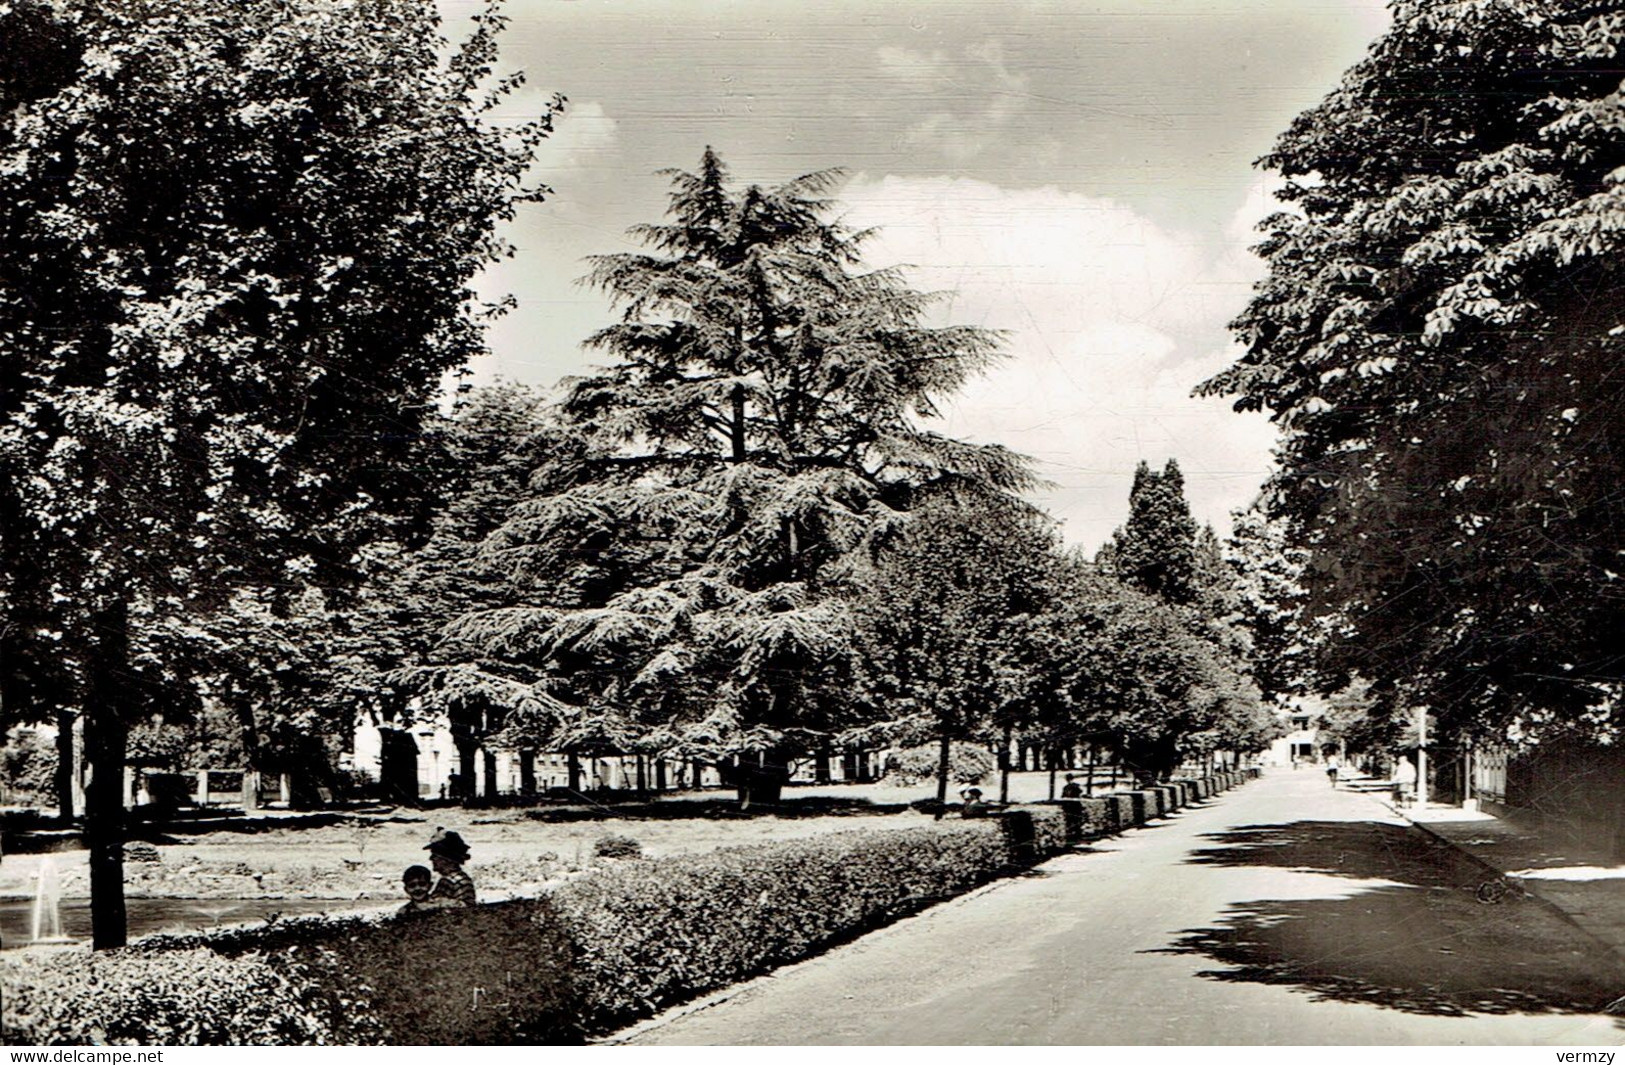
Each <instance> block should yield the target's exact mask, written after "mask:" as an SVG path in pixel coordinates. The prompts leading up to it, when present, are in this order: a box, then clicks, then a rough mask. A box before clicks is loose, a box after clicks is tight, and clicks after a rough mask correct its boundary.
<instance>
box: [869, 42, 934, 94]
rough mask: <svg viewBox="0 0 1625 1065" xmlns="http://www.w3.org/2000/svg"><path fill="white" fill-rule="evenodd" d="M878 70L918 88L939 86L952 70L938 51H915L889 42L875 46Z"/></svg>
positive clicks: (930, 88) (930, 89) (929, 89)
mask: <svg viewBox="0 0 1625 1065" xmlns="http://www.w3.org/2000/svg"><path fill="white" fill-rule="evenodd" d="M875 58H876V59H878V60H879V61H880V70H881V72H882V73H883V74H885V75H886V76H887V77H889V78H891V79H892V80H893V81H897V82H901V83H902V84H903V85H904V86H905V87H907V88H910V89H915V90H918V91H922V92H929V91H936V90H938V89H941V88H942V87H943V86H944V85H945V84H946V83H947V82H948V80H949V78H950V76H951V74H952V67H951V64H950V63H949V61H948V56H947V55H946V54H945V53H943V52H941V51H936V52H919V51H915V50H914V49H912V48H896V47H893V46H891V45H886V46H884V47H881V48H878V49H876V50H875Z"/></svg>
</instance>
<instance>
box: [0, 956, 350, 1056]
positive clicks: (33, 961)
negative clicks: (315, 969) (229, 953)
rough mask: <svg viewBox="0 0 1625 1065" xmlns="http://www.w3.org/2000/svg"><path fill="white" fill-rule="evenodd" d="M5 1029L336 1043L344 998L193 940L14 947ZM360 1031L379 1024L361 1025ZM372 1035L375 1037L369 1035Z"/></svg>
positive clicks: (44, 1040) (0, 1014)
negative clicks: (137, 946)
mask: <svg viewBox="0 0 1625 1065" xmlns="http://www.w3.org/2000/svg"><path fill="white" fill-rule="evenodd" d="M4 965H5V972H4V977H3V982H4V985H5V1001H4V1004H3V1007H0V1036H3V1038H4V1041H5V1042H8V1043H10V1044H12V1045H18V1044H23V1045H26V1044H35V1045H44V1044H60V1043H75V1044H107V1043H134V1044H146V1045H149V1046H151V1045H188V1044H208V1045H246V1044H259V1045H266V1044H277V1045H282V1044H288V1043H331V1042H334V1041H335V1040H334V1038H333V1035H334V1033H333V1029H332V1027H331V1024H330V1017H329V1016H328V1015H329V1013H330V1012H331V1007H332V1006H333V1005H335V1004H337V1002H336V1000H333V999H331V997H330V996H329V995H328V994H326V993H323V992H317V991H315V990H314V988H313V985H312V984H311V983H309V982H308V981H306V980H304V979H301V978H300V974H298V973H297V972H296V971H294V970H293V969H292V968H291V967H277V966H273V965H272V964H270V963H269V962H268V961H267V960H265V959H262V958H229V957H223V956H221V955H219V954H216V953H215V952H213V951H211V950H205V949H200V948H194V949H190V950H175V951H169V952H166V953H163V954H157V955H146V954H143V953H140V952H137V951H111V952H91V951H84V950H50V951H27V952H22V951H10V952H7V957H6V959H5V962H4ZM354 1034H355V1035H356V1037H357V1038H354V1039H350V1040H347V1041H353V1042H378V1041H379V1040H378V1038H376V1037H377V1036H379V1035H381V1032H380V1031H378V1030H376V1026H374V1028H373V1030H370V1031H369V1030H366V1029H364V1028H363V1027H356V1028H355V1029H354ZM368 1036H372V1038H367V1037H368Z"/></svg>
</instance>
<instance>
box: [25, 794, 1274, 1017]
mask: <svg viewBox="0 0 1625 1065" xmlns="http://www.w3.org/2000/svg"><path fill="white" fill-rule="evenodd" d="M1256 773H1257V771H1256V770H1250V771H1242V772H1237V773H1221V774H1217V775H1215V776H1212V777H1204V778H1199V779H1196V780H1182V781H1173V782H1170V783H1168V784H1164V785H1159V786H1157V787H1154V788H1146V789H1141V790H1137V791H1132V792H1124V793H1119V794H1115V795H1108V796H1101V797H1098V798H1088V799H1074V800H1062V801H1060V802H1056V803H1050V804H1037V805H1032V806H1023V807H1015V808H1011V809H1007V810H999V811H995V812H993V813H990V814H988V815H987V816H983V817H974V818H965V819H953V820H949V821H943V822H940V823H934V824H929V825H921V826H916V827H909V828H900V829H892V830H886V829H880V830H864V831H858V832H841V833H833V834H830V835H826V836H818V837H813V838H811V839H805V840H794V841H788V842H785V843H779V844H771V845H764V846H754V847H740V848H725V849H723V850H718V851H714V852H710V853H706V854H692V855H678V856H674V857H669V858H661V859H650V860H624V861H616V862H612V863H608V864H606V865H604V866H601V867H599V868H596V869H593V870H590V871H588V872H587V873H585V874H582V875H580V876H578V877H576V878H573V879H571V880H568V881H566V882H564V883H563V884H560V885H558V886H557V887H555V888H553V889H552V890H550V891H548V892H547V893H546V894H544V895H542V896H541V897H538V898H534V899H522V900H515V901H512V902H503V903H492V904H487V905H481V906H477V907H474V908H472V909H468V910H454V911H439V912H435V913H427V914H413V915H403V916H389V917H376V916H374V917H350V918H338V919H331V918H330V919H316V920H305V921H287V922H279V923H274V924H271V925H268V926H262V927H257V928H248V929H236V930H227V931H223V932H219V933H215V934H212V935H206V936H188V937H172V936H171V937H165V936H152V937H148V938H146V939H143V940H141V941H138V942H137V943H136V944H134V945H133V946H131V947H129V948H127V949H124V950H118V951H107V952H101V953H92V952H89V951H84V950H45V949H40V950H29V951H18V952H16V953H15V954H13V955H12V956H11V957H10V958H8V965H7V970H8V971H7V973H6V995H5V1000H4V1004H3V1007H0V1035H3V1036H4V1038H5V1039H6V1041H8V1042H10V1043H12V1044H34V1045H54V1044H85V1043H135V1044H147V1045H152V1044H166V1045H175V1044H194V1043H196V1044H229V1043H253V1044H287V1043H306V1044H310V1043H341V1044H357V1043H384V1044H391V1045H401V1044H479V1043H483V1044H523V1043H568V1042H581V1041H584V1040H586V1039H588V1038H591V1037H592V1036H594V1035H597V1034H602V1033H604V1032H608V1031H612V1030H614V1029H616V1028H617V1027H620V1026H622V1025H625V1024H627V1023H629V1022H631V1021H634V1020H637V1019H639V1018H641V1017H647V1016H649V1015H651V1014H653V1013H655V1012H657V1011H659V1010H661V1009H663V1008H665V1007H667V1006H671V1005H674V1004H677V1003H680V1002H682V1001H685V1000H687V999H689V998H692V997H694V996H696V995H700V994H704V993H706V992H708V991H712V990H715V989H717V988H721V987H725V986H728V985H729V984H732V983H735V982H737V981H740V980H743V979H747V978H749V977H751V976H754V975H756V974H758V973H762V972H765V971H768V970H770V969H773V968H775V967H777V966H780V965H784V964H786V963H788V962H792V961H796V960H798V959H800V958H804V957H807V956H809V955H812V954H815V953H818V952H819V951H822V950H824V949H827V948H828V947H830V946H831V945H834V944H836V943H839V942H842V941H845V940H848V939H851V938H853V937H855V936H858V935H861V934H863V933H865V932H867V931H869V930H871V929H874V928H878V927H880V926H882V925H885V924H888V923H890V922H892V921H895V920H896V919H898V918H899V917H902V916H905V915H907V914H910V913H914V912H917V911H919V910H921V909H924V908H926V907H927V906H930V905H932V904H934V903H936V902H939V901H942V900H944V899H947V898H951V897H953V896H955V895H959V894H962V893H964V892H966V891H968V890H971V889H972V888H975V887H977V886H978V885H981V884H985V883H987V882H989V881H991V880H993V879H995V878H997V877H1000V876H1004V875H1008V874H1010V873H1012V872H1017V871H1020V870H1022V869H1025V868H1027V867H1029V866H1031V865H1032V864H1034V863H1036V862H1040V861H1043V860H1044V859H1046V858H1048V857H1050V856H1052V855H1055V854H1057V853H1060V852H1062V851H1064V850H1066V849H1068V848H1069V847H1071V846H1073V845H1075V844H1077V843H1081V842H1085V841H1088V840H1091V839H1096V838H1100V837H1102V836H1106V835H1110V834H1112V833H1116V832H1120V831H1122V830H1124V829H1125V828H1129V827H1133V826H1134V825H1137V824H1142V823H1144V822H1145V821H1147V820H1150V819H1152V818H1155V817H1159V816H1165V815H1166V814H1168V813H1171V812H1173V811H1175V810H1177V809H1179V808H1180V807H1182V806H1184V805H1186V804H1188V803H1190V802H1194V801H1200V800H1201V799H1203V798H1207V797H1210V796H1212V795H1216V794H1218V793H1219V792H1222V791H1224V790H1226V789H1228V788H1231V787H1233V786H1235V785H1236V784H1239V783H1241V782H1242V781H1243V780H1244V779H1246V778H1248V777H1250V776H1253V775H1256Z"/></svg>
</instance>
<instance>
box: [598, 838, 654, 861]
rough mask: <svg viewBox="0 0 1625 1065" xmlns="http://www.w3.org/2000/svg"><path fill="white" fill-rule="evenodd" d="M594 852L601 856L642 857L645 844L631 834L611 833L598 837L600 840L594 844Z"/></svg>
mask: <svg viewBox="0 0 1625 1065" xmlns="http://www.w3.org/2000/svg"><path fill="white" fill-rule="evenodd" d="M592 852H593V853H594V854H596V855H597V856H598V857H600V858H641V857H643V844H641V843H639V842H638V841H637V840H635V839H633V838H632V837H631V836H617V835H615V834H614V833H610V834H609V835H607V836H599V837H598V841H597V842H596V843H594V844H593V845H592Z"/></svg>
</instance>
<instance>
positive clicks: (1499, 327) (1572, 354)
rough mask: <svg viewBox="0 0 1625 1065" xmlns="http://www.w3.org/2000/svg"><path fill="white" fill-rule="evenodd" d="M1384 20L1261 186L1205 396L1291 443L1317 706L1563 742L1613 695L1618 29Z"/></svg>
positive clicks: (1447, 14)
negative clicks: (1255, 266) (1349, 702)
mask: <svg viewBox="0 0 1625 1065" xmlns="http://www.w3.org/2000/svg"><path fill="white" fill-rule="evenodd" d="M1393 11H1394V18H1393V23H1392V26H1391V27H1390V29H1389V30H1388V31H1387V32H1386V33H1384V34H1383V36H1382V37H1381V38H1380V39H1379V40H1378V41H1377V42H1376V43H1375V44H1374V45H1373V46H1372V48H1371V51H1370V54H1369V55H1368V56H1367V58H1366V59H1365V60H1364V61H1362V62H1361V63H1359V64H1358V65H1356V66H1355V67H1354V68H1353V69H1351V70H1350V71H1349V72H1348V74H1347V75H1346V76H1345V78H1344V81H1343V84H1342V85H1341V86H1340V87H1339V88H1338V89H1337V90H1335V91H1334V92H1332V93H1331V94H1330V95H1329V96H1327V97H1326V99H1325V100H1323V101H1322V102H1321V103H1320V104H1319V105H1318V106H1316V107H1314V108H1312V109H1310V110H1309V111H1306V112H1305V113H1303V114H1302V115H1300V116H1298V118H1297V119H1296V120H1294V122H1293V123H1292V125H1291V127H1290V128H1289V129H1288V130H1287V132H1286V133H1285V134H1283V135H1282V137H1281V138H1280V140H1279V141H1278V143H1277V145H1276V147H1275V149H1274V151H1273V152H1271V153H1270V154H1269V155H1268V156H1266V157H1265V158H1264V159H1263V160H1262V163H1263V165H1265V166H1268V167H1271V168H1273V169H1276V170H1279V171H1280V172H1281V173H1282V174H1284V175H1285V176H1286V177H1287V178H1288V183H1287V185H1286V188H1285V191H1284V192H1283V193H1282V197H1283V199H1285V200H1286V201H1287V203H1288V204H1289V205H1290V206H1291V208H1292V209H1291V210H1290V211H1286V212H1282V213H1279V214H1277V215H1275V216H1273V217H1272V218H1270V219H1268V220H1266V222H1265V223H1264V225H1263V230H1264V232H1265V240H1264V243H1263V244H1262V245H1261V246H1260V251H1261V253H1262V255H1263V257H1264V259H1265V261H1266V263H1267V264H1268V274H1267V276H1266V278H1265V280H1264V281H1263V282H1262V283H1261V285H1260V286H1259V288H1258V291H1257V294H1256V295H1255V296H1254V298H1253V300H1252V302H1251V304H1250V306H1249V307H1248V308H1247V310H1246V311H1245V312H1244V313H1243V314H1242V315H1241V316H1240V317H1239V318H1238V319H1237V320H1236V322H1235V324H1234V328H1235V331H1236V333H1237V335H1238V337H1239V338H1240V339H1241V340H1242V341H1243V343H1244V344H1245V345H1246V348H1247V350H1246V353H1245V355H1243V356H1242V358H1241V359H1240V360H1239V361H1238V362H1237V363H1236V365H1234V366H1233V367H1231V368H1230V369H1228V370H1226V371H1225V372H1223V373H1221V374H1220V375H1218V376H1217V377H1215V378H1214V379H1213V380H1211V381H1209V382H1207V384H1206V385H1205V386H1204V389H1205V390H1206V391H1207V392H1209V393H1214V394H1229V395H1233V396H1236V397H1237V406H1238V407H1240V408H1242V409H1260V408H1262V409H1267V410H1269V411H1270V412H1271V416H1272V417H1273V419H1274V420H1275V421H1276V423H1277V424H1278V425H1279V426H1280V427H1281V430H1282V441H1281V445H1280V450H1279V457H1280V469H1279V472H1278V473H1277V474H1276V476H1275V477H1274V479H1273V481H1272V484H1271V493H1272V498H1273V500H1274V504H1273V510H1274V512H1275V513H1276V514H1279V515H1281V516H1283V517H1284V518H1286V519H1287V520H1288V521H1289V522H1290V529H1291V537H1292V541H1293V543H1294V544H1295V545H1299V546H1301V547H1303V548H1304V549H1306V550H1307V551H1308V552H1309V560H1308V565H1307V567H1306V569H1305V574H1304V584H1305V586H1306V590H1307V593H1308V596H1309V600H1310V604H1311V606H1312V608H1313V610H1314V611H1315V612H1316V613H1317V614H1318V616H1319V617H1320V618H1321V619H1322V620H1321V628H1322V629H1323V631H1324V634H1325V639H1324V640H1323V641H1321V642H1322V645H1323V648H1324V653H1323V655H1322V665H1323V666H1324V667H1325V668H1326V669H1327V670H1328V672H1329V674H1330V675H1331V677H1332V679H1331V680H1329V681H1328V683H1329V684H1331V685H1334V686H1335V685H1336V684H1339V683H1341V678H1346V676H1347V675H1349V674H1350V673H1359V674H1361V675H1363V676H1365V677H1368V678H1370V679H1371V680H1372V681H1374V682H1375V683H1376V684H1377V685H1378V687H1379V688H1383V687H1394V688H1399V689H1403V690H1404V691H1405V693H1406V696H1405V697H1406V698H1408V699H1410V700H1413V701H1415V702H1420V703H1424V704H1429V705H1432V706H1434V707H1436V708H1437V709H1438V710H1439V712H1440V713H1441V715H1442V720H1443V721H1444V723H1445V724H1446V725H1447V727H1450V728H1454V729H1460V730H1465V731H1469V732H1472V731H1485V732H1498V731H1501V730H1503V729H1505V728H1506V727H1507V726H1508V725H1509V724H1513V723H1516V722H1519V721H1522V722H1523V723H1524V724H1526V725H1527V724H1530V723H1532V722H1534V721H1536V720H1537V719H1538V718H1541V717H1546V718H1549V719H1550V720H1553V721H1556V722H1569V723H1575V722H1579V721H1582V720H1584V719H1587V717H1588V715H1590V710H1589V709H1588V708H1594V707H1600V706H1605V705H1607V704H1609V703H1610V702H1612V703H1613V704H1614V705H1617V699H1613V698H1612V695H1611V693H1613V692H1616V691H1617V686H1618V684H1619V681H1620V680H1621V676H1622V667H1625V657H1622V653H1621V645H1620V643H1619V641H1618V640H1617V638H1616V637H1615V634H1616V633H1617V632H1619V631H1620V629H1621V625H1622V622H1625V616H1622V608H1625V591H1622V589H1625V581H1622V578H1621V573H1625V569H1622V567H1621V554H1622V551H1625V541H1622V539H1621V537H1622V535H1625V533H1622V530H1625V497H1622V496H1621V494H1620V492H1619V490H1618V485H1619V483H1620V479H1621V473H1622V456H1625V419H1622V418H1621V417H1620V412H1621V410H1622V409H1625V378H1622V377H1621V375H1620V374H1619V373H1618V372H1617V369H1618V364H1619V360H1620V358H1621V354H1622V352H1625V317H1622V315H1625V299H1622V291H1625V290H1622V287H1621V278H1622V274H1621V269H1622V268H1621V263H1622V262H1625V257H1622V256H1621V251H1622V250H1625V247H1622V242H1625V227H1622V226H1621V225H1620V220H1621V218H1625V170H1622V169H1621V167H1622V164H1625V137H1622V135H1621V130H1622V129H1625V123H1622V116H1625V89H1622V86H1621V82H1620V74H1619V55H1620V46H1621V42H1622V40H1625V15H1622V14H1621V13H1620V12H1619V10H1618V7H1617V5H1616V4H1613V3H1600V2H1598V3H1572V2H1568V0H1562V2H1559V0H1460V2H1450V3H1412V2H1405V3H1399V4H1396V5H1395V7H1394V9H1393ZM1591 716H1594V715H1591ZM1604 716H1606V715H1604Z"/></svg>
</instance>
